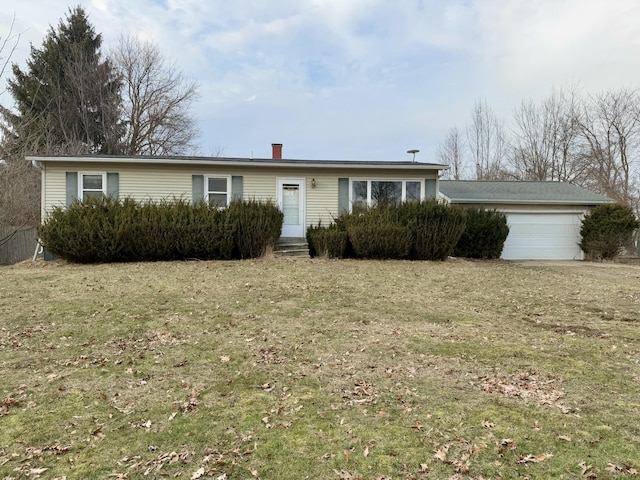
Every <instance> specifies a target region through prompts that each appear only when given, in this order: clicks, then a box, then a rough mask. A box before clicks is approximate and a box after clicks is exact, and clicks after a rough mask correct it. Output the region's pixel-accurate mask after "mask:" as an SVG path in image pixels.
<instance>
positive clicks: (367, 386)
mask: <svg viewBox="0 0 640 480" xmlns="http://www.w3.org/2000/svg"><path fill="white" fill-rule="evenodd" d="M377 395H378V394H377V392H376V388H375V385H374V384H373V383H371V382H367V381H364V380H361V381H358V382H356V383H355V384H354V387H353V390H351V391H344V392H343V395H342V398H343V399H344V401H345V403H346V404H347V405H348V406H350V407H353V406H355V405H362V404H368V403H373V402H374V401H375V399H376V397H377Z"/></svg>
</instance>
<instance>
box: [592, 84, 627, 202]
mask: <svg viewBox="0 0 640 480" xmlns="http://www.w3.org/2000/svg"><path fill="white" fill-rule="evenodd" d="M583 110H584V111H583V116H582V121H581V124H580V126H581V129H582V131H581V133H582V139H583V141H584V142H583V146H582V151H581V155H582V161H583V162H584V164H585V169H586V171H587V174H588V175H587V180H586V184H587V185H588V186H589V187H590V188H592V189H593V190H595V191H597V192H600V193H603V194H605V195H608V196H609V197H611V198H614V199H616V200H618V201H620V202H623V203H625V204H627V205H630V206H632V205H633V203H634V202H633V199H632V194H633V193H634V192H633V190H634V186H633V182H634V181H635V182H637V181H638V179H637V178H636V177H637V174H635V172H634V168H635V167H636V166H637V160H638V155H639V154H640V151H639V148H640V93H639V92H638V90H636V89H622V90H618V91H608V92H604V93H600V94H597V95H593V96H590V97H589V98H588V99H587V101H585V103H584V108H583Z"/></svg>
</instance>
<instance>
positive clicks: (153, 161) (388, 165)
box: [26, 156, 449, 170]
mask: <svg viewBox="0 0 640 480" xmlns="http://www.w3.org/2000/svg"><path fill="white" fill-rule="evenodd" d="M26 160H29V161H36V162H66V163H87V162H110V163H122V164H125V163H126V164H141V165H145V164H148V165H208V166H214V165H219V166H236V167H237V166H251V167H259V168H305V169H306V168H336V169H399V170H447V169H449V166H448V165H441V164H436V163H419V162H415V163H414V162H411V163H406V162H397V163H396V162H376V161H371V162H364V161H353V162H349V161H344V162H343V161H325V162H323V161H316V160H308V161H307V160H271V159H244V158H242V159H223V160H219V159H213V160H212V159H207V158H176V157H166V158H160V157H149V158H144V157H78V156H70V157H58V156H41V157H40V156H30V157H26Z"/></svg>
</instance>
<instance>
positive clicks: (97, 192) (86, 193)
mask: <svg viewBox="0 0 640 480" xmlns="http://www.w3.org/2000/svg"><path fill="white" fill-rule="evenodd" d="M106 176H107V174H106V173H81V174H80V181H79V182H78V184H79V187H80V191H79V192H78V197H79V198H81V199H82V201H83V202H86V201H87V199H89V198H103V197H104V196H105V195H106V194H107V179H106Z"/></svg>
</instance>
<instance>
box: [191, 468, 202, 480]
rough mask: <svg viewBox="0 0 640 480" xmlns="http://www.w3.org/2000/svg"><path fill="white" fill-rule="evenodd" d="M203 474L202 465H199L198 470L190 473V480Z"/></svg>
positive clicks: (194, 479)
mask: <svg viewBox="0 0 640 480" xmlns="http://www.w3.org/2000/svg"><path fill="white" fill-rule="evenodd" d="M203 475H204V467H200V468H199V469H198V470H196V471H195V472H193V473H192V474H191V480H196V479H198V478H200V477H202V476H203Z"/></svg>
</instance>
